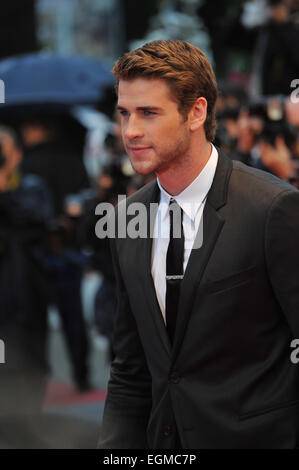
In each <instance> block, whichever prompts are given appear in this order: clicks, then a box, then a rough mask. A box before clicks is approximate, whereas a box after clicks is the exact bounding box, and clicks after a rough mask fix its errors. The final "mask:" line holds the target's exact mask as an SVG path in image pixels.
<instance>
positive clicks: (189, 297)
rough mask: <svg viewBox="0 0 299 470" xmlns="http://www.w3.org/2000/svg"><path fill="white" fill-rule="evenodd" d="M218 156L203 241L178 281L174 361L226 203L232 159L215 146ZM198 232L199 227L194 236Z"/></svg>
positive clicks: (192, 254) (222, 220)
mask: <svg viewBox="0 0 299 470" xmlns="http://www.w3.org/2000/svg"><path fill="white" fill-rule="evenodd" d="M218 153H219V158H218V164H217V168H216V172H215V177H214V180H213V184H212V186H211V189H210V191H209V194H208V198H207V202H206V205H205V208H204V212H203V221H202V223H203V227H202V229H203V232H202V233H203V239H202V240H203V241H202V246H201V248H197V249H193V250H192V251H191V254H190V258H189V261H188V264H187V268H186V271H185V275H184V279H183V281H182V285H181V297H180V302H179V309H178V317H177V325H176V334H175V338H174V344H173V351H172V360H173V361H174V360H175V358H176V356H177V354H178V352H179V350H180V347H181V344H182V341H183V339H184V335H185V331H186V326H187V324H188V321H189V318H190V313H191V310H192V307H193V304H194V298H195V294H196V292H197V290H198V288H199V286H200V282H201V279H202V276H203V274H204V271H205V268H206V266H207V263H208V261H209V259H210V256H211V254H212V252H213V250H214V247H215V245H216V242H217V239H218V237H219V234H220V232H221V230H222V228H223V225H224V223H225V220H224V219H223V218H222V217H221V216H220V214H219V213H218V209H220V207H222V206H223V205H225V204H226V200H227V191H228V183H229V178H230V175H231V171H232V162H231V160H230V159H229V158H228V157H226V156H225V155H224V154H223V153H222V152H221V151H219V150H218ZM199 236H201V235H200V231H198V233H197V237H199Z"/></svg>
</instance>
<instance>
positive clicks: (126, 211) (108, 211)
mask: <svg viewBox="0 0 299 470" xmlns="http://www.w3.org/2000/svg"><path fill="white" fill-rule="evenodd" d="M198 210H199V206H198V204H192V203H186V204H184V211H187V213H188V214H189V215H190V216H191V220H192V221H194V219H195V215H196V213H197V211H198ZM167 211H169V215H170V212H172V219H173V233H172V236H173V238H180V237H181V235H182V234H181V231H182V226H183V221H182V215H183V213H182V211H181V209H180V207H179V205H178V204H176V205H174V206H169V205H168V204H166V203H165V204H164V205H163V204H162V203H161V205H159V204H158V203H150V204H149V206H146V205H145V204H143V203H142V202H131V203H129V204H128V205H126V196H125V195H118V205H117V210H116V207H115V206H114V205H113V204H110V203H109V202H101V203H99V204H98V205H97V207H96V209H95V214H96V215H99V216H101V218H100V219H99V220H98V222H97V223H96V226H95V234H96V236H97V237H98V238H101V239H103V238H131V239H136V238H165V239H169V235H170V231H169V225H168V226H167V227H165V222H164V216H165V214H166V213H167ZM116 213H117V214H116ZM188 227H189V230H188V233H186V234H184V236H185V248H187V249H191V248H192V249H198V248H201V246H202V244H203V217H201V220H200V223H199V226H198V227H197V226H196V225H195V223H194V222H193V223H192V222H190V223H189V225H188Z"/></svg>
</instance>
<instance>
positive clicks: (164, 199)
mask: <svg viewBox="0 0 299 470" xmlns="http://www.w3.org/2000/svg"><path fill="white" fill-rule="evenodd" d="M211 145H212V152H211V155H210V158H209V160H208V161H207V163H206V164H205V166H204V167H203V169H202V170H201V172H200V173H199V175H198V176H197V177H196V178H195V179H194V180H193V181H192V183H190V184H189V186H187V188H185V189H184V190H183V191H182V192H181V193H180V194H177V195H176V196H171V194H169V193H168V192H167V191H165V189H164V188H163V187H162V186H161V183H160V181H159V178H158V177H157V183H158V186H159V188H160V191H161V197H160V203H162V204H163V203H164V204H167V205H169V201H170V199H171V198H172V199H174V200H175V201H176V202H177V203H178V204H179V206H180V207H181V208H182V209H183V211H184V212H185V213H186V214H187V215H188V217H189V218H190V219H191V220H193V221H194V220H195V217H196V214H197V212H198V210H199V208H200V206H201V204H202V203H203V201H204V200H205V198H206V197H207V194H208V192H209V189H210V187H211V185H212V182H213V179H214V175H215V171H216V166H217V162H218V152H217V150H216V148H215V147H214V145H213V144H211Z"/></svg>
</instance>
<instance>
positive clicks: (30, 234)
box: [0, 1, 299, 416]
mask: <svg viewBox="0 0 299 470" xmlns="http://www.w3.org/2000/svg"><path fill="white" fill-rule="evenodd" d="M270 3H271V4H272V7H273V12H274V13H273V17H272V19H271V21H270V23H269V24H268V25H267V26H265V28H266V30H267V34H266V36H265V35H264V33H263V38H264V40H263V41H262V43H263V62H262V67H260V71H262V78H263V83H264V85H263V90H264V91H263V94H262V95H260V96H259V97H258V98H256V97H255V98H254V99H253V98H252V95H250V92H249V91H248V90H246V89H245V87H244V86H241V85H236V84H234V83H232V82H229V81H224V82H223V83H220V84H219V89H220V93H219V98H218V101H217V118H218V119H217V122H218V128H217V134H216V139H215V145H216V146H217V147H218V148H220V149H222V150H223V151H224V152H225V153H226V154H227V155H228V156H229V157H230V158H232V159H233V160H239V161H241V162H243V163H245V164H246V165H249V166H252V167H255V168H258V169H262V170H265V171H268V172H270V173H273V174H274V175H276V176H277V177H279V178H281V179H283V180H286V181H289V182H290V183H291V184H293V185H294V186H296V187H298V188H299V103H297V101H299V96H298V95H299V92H297V97H296V93H295V95H294V96H293V99H291V98H290V93H291V92H292V89H291V88H290V83H289V82H288V84H287V87H286V85H285V70H286V69H285V66H284V65H283V64H284V63H286V64H287V65H286V66H287V67H288V70H289V72H288V80H289V79H290V77H292V78H298V79H299V65H298V53H297V51H296V47H297V44H298V41H297V43H294V42H293V40H294V38H298V30H296V28H297V26H296V25H295V23H292V25H293V26H292V27H291V28H292V29H290V27H289V26H287V25H288V24H289V23H288V21H289V18H288V16H285V15H288V11H287V12H286V10H285V9H281V8H280V7H281V3H284V2H278V1H276V2H275V1H273V2H270ZM274 10H275V11H274ZM275 15H276V16H275ZM271 35H274V36H275V38H276V42H275V44H274V42H273V41H272V40H270V38H271V37H272V36H271ZM278 38H280V39H279V40H278ZM283 41H285V42H283ZM288 41H289V42H288ZM288 43H289V44H291V46H290V47H287V44H288ZM270 45H271V48H270ZM282 59H283V60H282ZM255 72H256V71H255ZM257 73H258V72H257ZM265 77H266V79H265ZM298 82H299V80H298ZM269 84H271V86H270V85H269ZM297 87H299V83H298V84H297ZM295 91H296V90H295ZM113 112H114V110H113V105H111V109H110V115H113ZM110 129H111V130H110V131H109V132H107V133H106V135H105V136H104V139H103V142H104V145H103V152H104V154H105V159H103V161H101V165H100V166H99V171H98V173H97V174H94V175H90V174H88V173H87V171H86V167H85V164H84V159H83V153H84V148H85V147H84V142H85V141H86V135H85V132H84V130H82V126H81V125H79V124H78V123H75V119H74V117H71V116H70V115H69V114H67V113H65V112H64V113H59V112H57V111H56V112H55V113H53V112H48V111H47V110H43V111H42V112H41V111H40V110H39V111H38V112H37V111H35V112H32V111H31V112H23V113H21V114H18V115H17V116H16V117H15V118H14V117H13V116H11V115H10V116H9V119H7V118H1V115H0V221H1V222H0V288H1V302H0V331H1V334H0V338H1V339H2V340H3V341H4V342H5V347H6V351H5V353H6V357H7V358H9V360H7V363H6V364H1V365H0V367H1V387H0V416H2V415H14V414H22V413H23V414H27V415H34V414H36V413H38V412H39V411H40V410H41V408H42V404H43V399H44V396H45V391H46V383H47V379H48V378H49V377H50V374H51V371H50V370H49V364H48V343H47V339H48V320H47V316H48V307H49V305H55V306H56V308H57V311H58V312H59V315H60V318H61V322H62V327H63V332H64V336H65V341H66V345H67V348H68V352H69V357H70V360H71V364H72V372H73V379H74V383H75V385H76V387H77V389H78V390H79V391H81V392H83V391H87V390H90V389H91V387H92V383H91V380H90V373H89V369H88V354H89V351H90V345H89V339H88V334H87V326H86V322H85V319H84V314H83V308H82V298H81V284H82V279H83V276H84V274H85V273H87V272H89V271H95V272H98V273H100V274H101V279H102V281H101V284H100V287H99V290H98V292H97V293H96V296H95V303H94V325H95V326H96V327H97V328H98V331H99V333H100V334H102V335H104V336H106V337H107V339H108V341H109V344H110V358H113V350H112V346H111V335H112V329H113V318H114V311H115V306H116V292H115V280H114V274H113V267H112V263H111V258H110V250H109V241H108V240H107V239H99V238H97V237H96V235H95V224H96V222H97V220H98V216H96V215H95V208H96V206H97V205H98V203H99V202H110V203H112V204H116V202H117V196H118V194H122V195H124V194H125V195H127V196H129V195H130V194H132V193H133V192H135V191H136V190H138V189H139V188H140V187H142V186H143V185H144V184H146V183H147V182H149V181H150V180H151V179H152V178H154V175H151V176H149V177H146V178H145V177H141V176H140V175H137V174H136V173H134V171H133V170H132V167H131V165H130V162H129V159H128V157H127V155H126V154H125V152H124V148H123V145H122V141H121V132H120V124H119V120H118V117H117V116H116V115H114V119H113V122H111V127H110Z"/></svg>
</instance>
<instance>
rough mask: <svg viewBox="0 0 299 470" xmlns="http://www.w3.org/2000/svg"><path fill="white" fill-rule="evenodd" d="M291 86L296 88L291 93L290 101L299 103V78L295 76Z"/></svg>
mask: <svg viewBox="0 0 299 470" xmlns="http://www.w3.org/2000/svg"><path fill="white" fill-rule="evenodd" d="M290 87H291V88H295V90H293V91H292V93H291V94H290V101H291V102H292V103H299V78H294V80H292V81H291V85H290Z"/></svg>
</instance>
